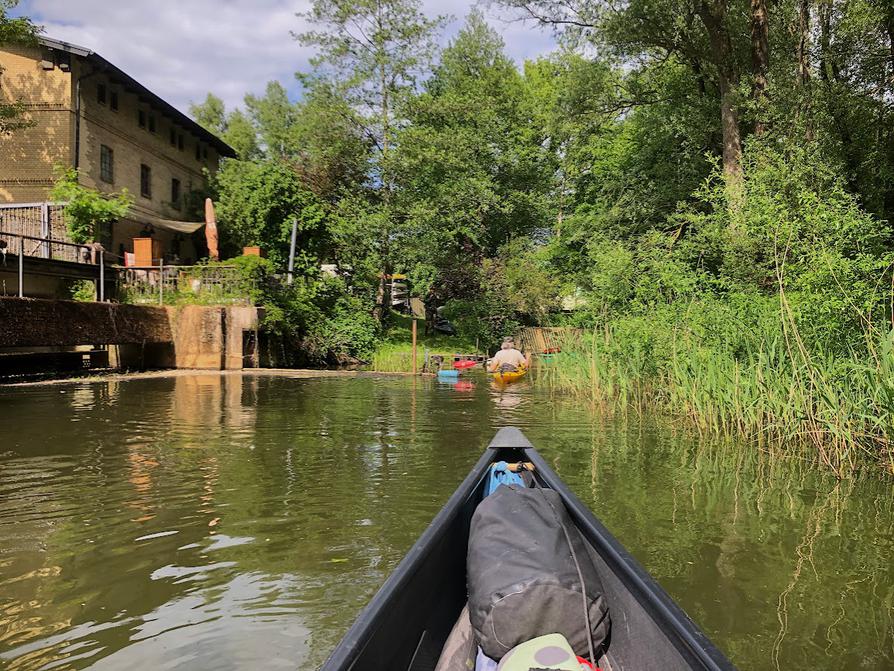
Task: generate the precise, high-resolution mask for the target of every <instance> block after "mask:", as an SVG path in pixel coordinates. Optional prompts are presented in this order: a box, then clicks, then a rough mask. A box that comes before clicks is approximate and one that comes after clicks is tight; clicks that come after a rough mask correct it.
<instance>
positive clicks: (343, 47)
mask: <svg viewBox="0 0 894 671" xmlns="http://www.w3.org/2000/svg"><path fill="white" fill-rule="evenodd" d="M419 7H420V3H419V0H314V2H313V4H312V7H311V9H310V11H308V12H306V13H303V14H299V15H298V16H299V17H301V18H303V19H305V20H306V21H308V22H309V23H310V24H311V25H312V26H314V27H315V28H317V29H316V30H310V31H307V32H304V33H300V34H296V35H295V38H296V39H297V40H298V41H299V42H301V44H304V45H309V46H314V47H316V48H317V50H318V53H317V55H316V56H315V57H314V58H313V59H312V61H311V63H312V65H313V66H314V68H315V70H316V76H317V77H320V78H323V79H324V80H325V81H326V82H327V84H328V85H329V86H331V87H332V89H333V90H335V91H337V92H338V96H339V97H340V98H343V99H344V100H345V101H346V102H347V103H348V105H350V107H351V108H352V109H353V110H354V112H355V116H354V118H355V119H356V120H357V121H358V122H359V123H360V124H361V127H362V129H363V132H364V134H365V136H366V137H367V138H368V139H369V141H370V142H371V143H372V146H373V150H374V152H373V157H372V161H371V178H372V183H373V185H374V186H375V189H374V190H373V193H371V194H370V196H371V197H373V198H375V200H376V202H377V203H379V204H380V206H381V210H380V212H379V213H378V214H377V215H376V216H374V217H372V218H371V219H369V220H368V221H369V222H377V223H379V224H380V225H381V228H380V229H379V230H378V231H376V232H375V233H374V235H375V237H376V239H377V241H378V253H377V256H378V257H379V259H380V260H381V263H382V266H381V269H380V271H379V273H378V274H379V276H380V279H379V289H378V295H377V307H376V317H377V319H379V320H380V321H381V320H383V319H384V318H385V316H386V315H387V312H386V309H385V307H386V306H387V305H388V304H389V303H390V299H389V297H388V287H389V284H388V282H387V280H386V278H387V277H388V276H389V275H390V274H391V272H392V269H393V266H394V255H395V246H394V245H393V240H392V238H393V237H394V236H395V229H396V228H397V227H398V225H399V222H398V221H396V220H395V217H394V213H393V210H392V206H391V193H392V191H393V177H392V174H391V167H390V152H391V149H392V145H393V141H394V138H393V136H394V133H395V130H396V127H397V126H398V125H399V124H398V121H397V119H396V117H395V110H396V109H397V108H398V106H399V104H400V102H401V101H402V99H404V98H405V96H407V95H408V94H409V93H410V92H412V90H413V88H414V85H415V82H416V77H417V76H418V75H419V74H420V72H421V71H422V70H423V69H424V68H425V67H426V65H427V64H428V62H429V61H430V60H431V59H432V57H433V56H434V53H435V50H436V48H435V37H436V34H437V32H438V30H439V29H440V27H441V26H442V25H443V23H444V17H438V18H436V19H428V18H426V17H425V16H424V15H423V14H422V13H421V11H420V9H419Z"/></svg>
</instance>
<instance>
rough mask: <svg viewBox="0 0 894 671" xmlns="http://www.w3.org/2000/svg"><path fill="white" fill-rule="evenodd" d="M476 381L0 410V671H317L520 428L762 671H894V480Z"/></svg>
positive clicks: (183, 384) (194, 382)
mask: <svg viewBox="0 0 894 671" xmlns="http://www.w3.org/2000/svg"><path fill="white" fill-rule="evenodd" d="M470 379H471V380H473V382H472V383H471V384H468V383H461V384H460V385H458V386H457V385H451V384H444V383H440V382H438V381H437V380H433V379H422V380H416V381H414V380H412V379H411V378H405V377H384V376H381V377H376V376H362V377H325V378H308V379H298V378H292V377H279V376H268V375H248V374H246V375H241V374H236V375H217V374H207V375H205V374H201V375H185V376H176V377H160V378H149V379H133V380H121V379H111V378H110V379H106V380H101V381H94V382H70V383H65V384H49V385H35V386H24V387H15V388H13V387H5V388H0V430H2V435H3V438H2V439H0V667H5V668H7V669H11V670H13V669H14V670H22V669H86V668H90V669H102V670H105V669H125V670H127V671H138V670H143V669H146V670H149V669H152V670H160V669H177V668H185V669H190V670H199V671H204V670H208V671H211V670H214V671H220V670H224V669H239V670H242V669H259V668H264V669H277V668H282V669H315V668H317V667H318V666H319V664H320V663H321V662H322V661H323V660H324V659H325V658H326V656H327V654H328V652H329V651H330V650H331V649H332V647H333V646H334V645H335V644H336V643H337V642H338V640H339V638H340V637H341V635H342V634H343V633H344V631H345V630H346V628H347V627H348V626H349V624H350V623H351V621H352V620H353V619H354V618H355V617H356V615H357V613H358V611H359V610H360V609H361V608H362V607H363V605H364V604H365V603H366V602H367V601H368V600H369V598H370V597H371V596H372V595H373V594H374V593H375V591H376V589H377V588H378V586H379V585H380V584H381V583H382V581H383V580H384V579H385V577H386V576H387V575H388V574H389V572H390V571H391V570H392V569H393V568H394V567H395V565H396V564H397V562H398V561H400V559H401V557H402V556H403V555H404V553H405V552H406V550H407V549H408V548H409V547H410V545H411V544H412V543H413V542H414V540H415V539H416V537H417V536H418V535H419V533H420V532H421V531H422V530H423V529H424V528H425V526H426V525H427V524H428V522H429V521H430V520H431V518H432V517H433V516H434V515H435V513H436V512H437V511H438V510H439V509H440V508H441V506H442V505H443V503H444V502H445V501H446V499H447V498H448V496H449V495H450V493H451V492H452V491H453V490H454V489H455V488H456V486H457V484H458V483H459V482H460V481H461V480H462V479H463V477H464V476H465V475H466V473H467V472H468V470H469V468H470V467H471V466H472V464H473V463H474V462H475V461H476V459H477V458H478V457H479V456H480V454H481V452H482V449H483V447H484V445H485V444H486V443H487V441H488V440H489V439H490V438H491V436H492V435H493V434H494V432H495V430H496V429H497V428H498V427H500V426H505V425H517V426H520V427H522V428H523V429H524V431H525V432H526V433H527V435H528V436H529V438H530V439H531V440H532V441H533V442H534V443H535V445H537V446H538V448H539V449H540V451H541V452H542V453H543V454H544V456H545V457H546V459H547V460H548V461H549V462H550V463H551V464H552V465H553V467H554V468H555V470H556V471H557V472H558V473H559V475H560V476H561V477H562V478H563V479H564V480H565V481H566V482H567V483H568V484H569V485H570V486H571V488H572V489H573V490H574V491H575V492H576V493H577V494H578V495H579V496H580V497H581V499H582V500H583V501H584V502H585V503H586V504H588V505H589V506H590V507H591V508H592V509H593V510H594V511H595V513H596V514H597V516H598V517H599V518H600V519H601V520H602V521H603V522H604V523H605V524H606V525H607V526H608V528H609V529H611V531H612V532H613V533H614V534H615V535H616V536H617V537H618V538H619V539H620V541H621V542H622V543H624V544H625V545H626V547H627V548H628V549H629V550H630V551H631V552H632V554H633V555H634V556H635V557H637V559H639V560H640V561H641V562H642V563H643V564H644V565H645V566H646V568H647V569H648V570H649V571H650V572H651V573H652V574H653V575H654V576H655V577H656V578H657V580H658V581H659V582H660V583H661V585H662V586H663V587H664V588H665V589H666V590H667V591H668V592H669V593H670V594H671V596H672V597H673V598H674V599H676V600H677V601H678V602H679V603H680V604H681V605H682V606H683V608H684V609H685V610H686V611H687V612H688V613H689V615H690V616H691V617H692V618H693V619H694V620H695V621H696V622H697V623H698V624H699V625H700V626H701V627H702V628H703V629H704V631H705V632H706V633H707V634H708V635H709V636H710V637H711V638H712V639H713V640H714V641H715V642H716V643H717V644H718V645H719V646H720V648H721V649H723V650H724V651H725V652H726V653H727V654H728V655H729V656H730V658H731V659H732V660H733V662H734V663H736V664H737V665H738V666H739V667H740V668H742V669H754V670H759V669H760V670H766V669H811V670H816V669H835V670H839V669H862V670H876V669H878V670H881V669H889V670H890V669H892V668H894V496H892V494H894V479H892V478H891V477H889V476H886V475H884V474H882V473H879V474H873V475H870V476H867V477H863V478H860V479H856V480H848V481H843V482H838V481H836V480H835V479H834V478H832V477H831V476H830V475H828V474H826V473H824V472H822V471H819V470H817V469H816V468H814V467H812V466H811V465H810V464H809V463H807V462H801V461H795V460H791V459H789V460H780V459H778V458H775V457H771V456H768V455H767V454H766V453H765V452H764V451H762V450H759V449H757V448H756V447H754V446H744V445H736V444H733V443H729V442H723V441H709V440H699V439H697V437H696V436H693V435H692V434H691V433H689V432H687V431H685V430H683V429H682V428H677V429H675V428H674V427H673V426H672V425H669V424H668V423H666V422H655V421H647V420H634V419H628V420H627V421H623V422H622V421H604V420H601V419H600V418H599V417H598V416H596V415H594V414H592V413H591V412H589V411H588V410H587V409H586V408H582V407H580V406H577V405H575V404H572V403H570V402H568V401H561V400H555V399H552V398H550V397H549V396H548V395H547V394H546V392H545V391H544V390H543V389H541V388H539V387H538V386H537V385H536V384H531V383H523V384H519V385H515V386H513V387H509V388H507V389H506V390H504V391H500V390H497V389H495V388H492V387H491V385H490V384H488V382H487V380H486V379H485V378H483V377H481V376H479V377H472V378H470Z"/></svg>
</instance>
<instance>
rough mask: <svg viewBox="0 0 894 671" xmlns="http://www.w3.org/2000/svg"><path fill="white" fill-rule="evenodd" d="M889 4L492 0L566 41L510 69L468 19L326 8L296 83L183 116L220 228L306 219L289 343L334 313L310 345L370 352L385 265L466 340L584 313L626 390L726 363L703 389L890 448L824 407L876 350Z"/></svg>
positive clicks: (891, 85)
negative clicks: (758, 398)
mask: <svg viewBox="0 0 894 671" xmlns="http://www.w3.org/2000/svg"><path fill="white" fill-rule="evenodd" d="M889 5H890V3H882V2H878V1H877V0H848V1H846V2H845V1H844V0H782V1H781V2H778V3H772V4H771V3H768V2H767V1H766V0H750V1H749V2H744V0H657V1H656V0H626V1H625V2H621V3H617V2H606V1H604V0H571V1H567V0H562V1H561V2H560V1H557V0H534V1H528V0H524V1H521V0H519V1H516V0H502V1H501V3H500V11H502V12H504V13H505V14H506V15H507V16H508V17H509V18H519V19H524V20H527V21H529V22H532V23H537V24H540V27H547V28H552V29H554V30H555V31H556V34H557V35H558V36H559V44H560V46H559V48H558V49H557V50H556V51H555V52H554V53H551V54H548V55H546V56H543V57H541V58H539V59H537V60H534V61H530V62H527V63H525V64H524V66H523V67H522V68H519V67H517V66H516V64H514V63H513V62H512V61H511V60H510V59H509V58H508V57H507V55H506V53H505V50H504V46H503V43H502V41H501V39H500V37H499V35H498V34H497V33H496V32H495V31H494V30H493V29H492V28H491V27H490V26H489V25H488V23H487V21H486V20H485V18H484V17H483V16H482V15H481V14H480V13H478V12H472V13H471V14H470V15H469V16H468V17H467V18H466V22H465V25H464V26H463V27H462V29H461V30H460V31H459V32H458V33H457V34H456V35H455V36H454V37H453V39H452V40H451V41H450V42H449V43H448V44H447V46H446V47H445V48H444V49H443V50H442V51H441V52H440V53H438V52H437V50H436V49H435V47H434V46H433V45H434V44H435V41H436V39H435V38H436V36H437V33H438V31H439V30H440V28H441V27H442V25H443V19H442V18H440V17H438V18H428V17H425V16H424V15H423V14H422V13H421V11H420V5H419V3H418V2H417V1H416V0H387V1H385V2H375V3H367V2H341V1H332V0H318V1H316V2H314V3H313V4H312V8H311V10H310V11H309V12H308V13H306V14H305V15H304V18H305V19H307V20H308V21H309V22H310V24H311V27H312V29H311V30H310V31H308V32H306V33H303V34H301V35H298V36H297V38H298V39H299V40H300V41H301V42H302V43H303V44H305V45H309V46H313V47H315V48H316V49H317V55H318V57H317V58H316V60H315V61H314V62H313V69H312V71H311V72H307V73H300V74H299V79H300V80H301V82H302V83H303V85H304V87H305V93H304V96H303V98H302V100H301V101H300V102H297V103H296V102H292V101H290V100H289V99H288V96H287V95H286V93H285V90H284V89H283V87H282V86H281V85H279V84H276V83H272V84H270V85H269V86H268V88H267V91H266V93H265V95H264V96H262V97H252V96H248V97H246V101H245V107H244V109H243V110H233V111H230V112H227V111H226V110H224V109H223V105H222V104H220V101H219V100H216V99H215V98H213V96H209V98H208V99H207V100H206V102H205V103H204V104H203V105H200V106H197V107H196V109H195V110H194V113H195V115H196V117H197V118H198V119H199V120H200V121H201V122H202V123H203V124H205V125H206V126H207V127H209V128H211V129H212V130H213V131H214V132H217V133H219V134H221V136H222V137H225V138H226V139H227V140H228V141H229V142H231V143H232V144H233V146H235V147H236V148H237V149H238V151H239V153H240V158H239V160H237V161H232V162H230V164H229V165H227V166H225V168H224V169H223V171H222V173H221V175H220V178H219V179H218V184H217V188H218V193H219V200H220V202H221V211H222V220H223V221H224V223H225V224H226V225H229V227H230V228H229V233H228V235H231V236H232V239H233V241H234V244H244V243H245V242H247V241H252V242H256V243H259V244H262V245H263V246H265V247H267V248H268V249H269V250H270V254H271V258H273V259H276V260H277V262H280V263H281V261H282V260H283V259H284V258H285V253H286V246H287V242H288V240H287V238H288V231H289V228H288V221H289V219H290V217H292V216H298V220H299V223H300V226H301V228H300V230H301V231H302V232H303V235H300V236H299V238H300V249H301V251H302V254H303V256H302V257H301V258H302V263H301V267H302V269H303V273H304V275H303V280H302V282H303V284H302V286H304V287H305V288H304V289H302V291H304V294H302V296H303V297H304V298H302V300H301V301H298V304H300V305H301V306H303V307H302V308H301V309H302V310H304V313H302V314H303V315H304V316H302V317H300V318H299V317H298V316H295V317H294V319H295V320H297V322H301V323H302V324H304V326H303V327H302V328H303V332H304V333H305V334H308V333H310V329H311V328H312V327H311V325H312V324H319V323H321V322H320V315H326V319H330V322H329V323H330V326H329V327H327V329H328V330H327V334H328V336H329V337H328V340H327V339H326V338H323V339H318V340H319V341H320V342H331V343H341V345H335V346H336V347H342V348H343V351H347V352H352V351H353V352H359V351H360V350H361V349H362V350H366V351H368V350H370V349H371V348H373V347H374V344H375V339H376V337H377V334H378V333H379V329H380V328H385V329H387V311H385V310H384V309H383V308H384V306H386V305H387V303H388V297H387V294H386V291H385V290H386V288H387V286H386V285H387V283H386V282H385V281H384V277H385V276H387V275H388V274H389V273H391V272H403V273H406V274H407V275H408V276H409V277H410V278H411V284H412V287H413V292H414V293H415V294H416V295H417V296H419V297H420V298H423V299H424V300H425V301H426V303H427V304H429V305H435V306H442V307H443V313H444V315H445V316H447V317H448V318H450V319H451V320H452V321H454V322H455V324H456V325H457V326H458V328H459V329H460V331H461V335H462V336H465V337H466V338H467V339H469V340H470V341H471V340H476V341H477V342H479V343H480V344H481V345H482V346H484V347H487V346H492V345H493V343H494V342H496V341H497V340H498V339H499V338H500V336H502V335H504V334H506V333H507V332H511V331H512V330H514V329H515V328H517V327H518V326H519V325H533V324H552V325H558V324H568V325H575V326H580V327H584V328H585V329H587V330H591V329H597V330H599V331H600V332H602V333H605V334H606V335H605V339H604V342H611V343H613V344H612V348H610V349H611V352H612V356H613V357H615V358H614V359H613V361H615V363H617V366H616V367H615V368H614V369H613V370H615V371H616V372H617V371H624V375H625V376H627V381H628V382H629V385H630V388H633V387H637V388H639V389H650V390H651V391H650V392H649V393H651V394H653V395H657V396H660V397H661V398H664V399H668V398H674V399H675V406H676V408H677V409H679V410H682V409H683V407H684V406H685V402H684V401H683V400H682V399H683V397H684V396H685V395H683V396H681V395H680V394H677V392H675V391H674V390H679V389H682V388H685V385H683V386H682V387H681V386H680V385H679V384H677V383H680V384H682V383H681V382H680V381H681V380H683V379H684V378H685V375H684V373H685V372H686V371H688V373H686V375H689V374H691V375H690V378H691V379H693V380H695V379H699V378H698V376H695V377H692V375H695V373H693V371H700V370H701V368H700V366H701V365H702V363H703V362H704V361H706V360H709V359H711V360H715V361H718V362H720V361H722V362H726V363H725V364H724V365H727V364H728V368H724V369H723V370H724V371H727V372H729V371H733V372H732V373H730V374H729V375H727V372H725V373H723V374H722V375H720V377H719V378H717V379H720V380H726V382H723V383H722V384H721V383H718V386H717V387H716V389H715V391H714V392H712V393H716V394H718V395H722V394H727V395H728V396H729V397H731V398H732V397H733V396H735V393H734V392H736V391H737V390H738V387H737V385H741V384H745V383H744V382H743V381H742V380H743V379H744V377H749V376H750V378H749V379H750V381H752V382H754V381H755V380H760V379H764V380H769V379H770V378H773V376H775V378H773V379H778V380H779V381H780V385H781V386H780V387H779V388H780V389H782V388H783V387H785V386H786V385H785V384H783V382H782V381H783V380H789V381H790V382H791V385H794V386H793V387H792V389H799V390H800V392H803V394H802V397H803V400H804V408H805V410H804V412H805V413H806V415H807V416H808V417H811V418H812V420H811V421H814V420H815V424H814V425H812V426H813V428H812V429H810V430H805V431H804V432H803V433H805V434H806V433H809V434H811V436H813V437H812V438H811V439H810V440H811V441H813V442H814V443H815V444H817V445H824V444H827V443H829V442H830V440H831V438H830V437H831V436H832V435H833V434H835V435H837V436H839V437H840V436H841V435H848V436H850V437H851V438H850V439H848V440H851V443H848V444H857V443H859V445H860V446H861V449H865V450H867V451H869V452H874V453H878V454H883V455H884V454H888V452H887V449H888V448H887V442H886V440H887V438H886V436H887V433H886V431H887V430H886V429H884V430H883V429H879V428H878V427H875V428H872V427H868V426H867V425H866V423H865V422H864V424H860V422H859V421H855V422H854V423H853V424H852V425H848V427H849V428H847V430H844V429H842V426H844V424H846V422H844V420H842V421H840V422H839V423H838V424H836V423H835V421H832V420H829V421H828V422H826V420H822V422H821V421H820V420H819V419H818V417H819V410H818V408H821V407H824V406H823V403H826V402H827V401H828V398H830V396H829V394H830V393H831V392H830V390H833V391H834V390H836V389H838V388H837V387H835V385H836V384H842V383H843V381H844V380H845V379H846V378H847V376H848V375H850V374H852V373H853V371H854V370H857V368H855V366H857V365H858V364H859V365H861V366H863V365H868V366H869V368H868V369H866V371H868V372H866V371H864V372H865V375H866V376H868V377H866V378H865V379H875V380H879V379H881V378H882V375H881V371H883V370H884V369H885V368H884V367H885V366H886V365H888V364H887V363H885V361H886V359H885V356H886V355H885V354H884V353H885V352H888V351H889V350H890V348H889V347H888V345H887V344H886V343H887V342H888V337H889V332H890V331H891V324H892V318H894V317H892V290H891V287H892V273H891V266H892V262H894V257H892V253H891V251H890V249H891V243H892V231H891V229H890V226H889V224H888V221H889V220H890V219H891V217H892V216H894V108H892V104H891V101H892V100H894V10H892V9H891V7H890V6H889ZM532 28H533V26H532ZM327 262H328V263H332V264H334V265H335V266H336V268H337V274H336V277H335V278H333V279H327V280H325V281H324V280H323V279H322V276H321V275H319V274H317V273H315V269H316V268H317V267H318V266H319V264H320V263H327ZM335 286H337V288H338V291H340V292H341V295H343V296H344V297H346V298H343V299H342V300H341V303H339V301H337V300H333V299H332V298H331V297H332V295H333V294H332V293H331V291H334V289H333V287H335ZM563 302H564V304H565V306H566V307H571V308H573V309H572V310H571V311H570V312H563V310H562V305H563ZM296 314H297V313H296ZM342 314H344V315H347V314H354V315H355V317H356V316H360V315H362V316H363V319H359V318H358V319H356V320H355V321H354V322H351V319H350V318H346V319H345V320H344V322H343V323H344V324H345V325H346V324H348V323H351V325H352V328H351V329H349V330H346V329H343V328H342V327H341V326H337V324H338V323H341V322H339V317H338V315H342ZM370 315H371V316H373V317H374V319H373V320H370V321H366V317H367V316H370ZM297 322H296V323H297ZM380 325H381V326H380ZM361 329H363V330H362V333H361V332H360V330H361ZM338 334H344V335H343V336H341V335H338ZM609 334H610V335H609ZM353 343H357V345H356V347H355V345H354V344H353ZM327 346H328V345H327ZM603 354H604V353H603ZM603 354H600V355H599V356H603ZM866 362H869V363H868V364H867V363H866ZM762 367H763V368H762ZM858 367H859V366H858ZM597 369H598V366H595V364H594V367H593V368H591V371H592V370H597ZM859 370H863V368H860V369H859ZM746 371H747V372H746ZM761 371H763V372H761ZM873 371H874V372H873ZM699 374H701V373H699ZM705 374H706V375H707V373H705ZM862 374H863V373H861V375H862ZM681 375H682V376H683V377H681ZM743 376H744V377H743ZM690 378H686V379H690ZM820 379H822V380H824V381H827V382H828V383H829V385H830V386H828V387H824V386H823V385H821V384H820V383H819V382H818V381H819V380H820ZM674 381H676V382H674ZM591 382H592V384H593V385H595V386H597V387H598V386H599V382H598V380H597V381H593V380H591ZM675 385H676V386H675ZM724 385H726V386H724ZM756 388H759V387H756ZM879 389H880V388H878V389H876V391H879ZM739 391H740V390H739ZM867 393H869V392H867ZM675 394H676V395H675ZM821 396H822V397H823V398H824V399H825V400H822V399H821V398H820V397H821ZM873 398H876V399H884V398H885V396H884V393H882V392H881V391H879V393H878V395H876V396H873ZM714 400H715V401H716V400H717V399H716V398H715V399H714ZM712 402H713V401H712ZM879 402H880V403H881V402H882V401H881V400H879ZM718 403H719V401H718ZM709 405H710V404H709ZM712 407H720V405H716V406H712ZM810 408H813V409H814V410H813V411H808V410H809V409H810ZM670 409H671V410H672V411H673V410H674V408H670ZM693 412H694V414H696V415H698V414H703V413H704V412H707V411H706V410H704V409H702V410H699V411H697V412H696V411H693ZM854 412H855V413H857V412H858V411H857V410H854ZM859 412H864V413H865V409H864V410H861V411H859ZM874 412H876V414H878V412H879V411H878V410H875V411H874ZM770 415H773V413H772V412H770V411H769V410H768V411H767V414H765V415H762V416H763V417H765V418H766V417H769V416H770ZM773 416H774V417H782V416H783V415H781V414H779V413H777V414H776V415H773ZM725 421H726V420H725ZM768 421H769V420H768ZM774 421H776V420H774ZM861 421H862V420H861ZM867 421H868V420H867ZM823 422H826V423H825V424H823ZM817 427H820V428H817ZM870 429H871V430H870ZM836 432H838V433H837V434H836ZM868 434H872V435H873V436H874V438H872V440H870V441H869V442H866V441H862V442H861V439H859V438H856V436H858V435H868ZM833 442H834V441H833ZM847 442H848V441H847V440H843V442H842V443H841V444H845V443H847ZM827 461H830V462H831V461H833V460H830V459H827ZM836 463H837V462H836Z"/></svg>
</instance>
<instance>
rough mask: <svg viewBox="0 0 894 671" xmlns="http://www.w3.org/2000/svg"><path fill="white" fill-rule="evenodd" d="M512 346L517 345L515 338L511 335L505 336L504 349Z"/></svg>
mask: <svg viewBox="0 0 894 671" xmlns="http://www.w3.org/2000/svg"><path fill="white" fill-rule="evenodd" d="M510 347H515V340H513V338H512V337H511V336H508V337H506V338H503V349H509V348H510Z"/></svg>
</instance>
